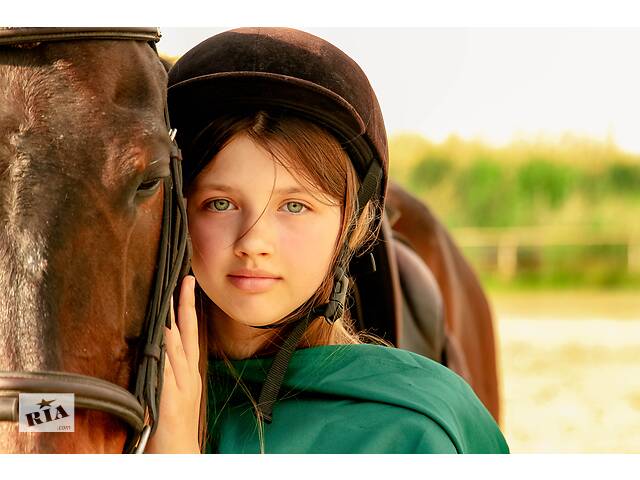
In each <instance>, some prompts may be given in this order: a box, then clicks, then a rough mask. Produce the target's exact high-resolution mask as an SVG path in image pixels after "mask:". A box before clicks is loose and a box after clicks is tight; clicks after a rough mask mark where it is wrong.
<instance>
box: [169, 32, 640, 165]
mask: <svg viewBox="0 0 640 480" xmlns="http://www.w3.org/2000/svg"><path fill="white" fill-rule="evenodd" d="M235 26H242V24H240V25H228V26H226V27H217V28H213V27H212V28H204V27H198V28H196V27H191V28H171V27H161V32H162V35H163V37H162V40H161V41H160V43H159V45H158V47H159V50H160V51H163V52H166V53H168V54H170V55H181V54H183V53H184V52H185V51H187V50H188V49H189V48H190V47H191V46H194V45H196V44H197V43H199V42H200V41H202V40H204V39H206V38H208V37H209V36H211V35H214V34H216V33H219V32H221V31H224V30H226V29H228V28H233V27H235ZM288 26H292V27H297V28H301V29H303V30H306V31H308V32H310V33H313V34H315V35H318V36H320V37H323V38H324V39H326V40H328V41H330V42H331V43H333V44H334V45H336V46H338V47H339V48H341V49H342V50H343V51H345V52H346V53H347V54H348V55H349V56H351V57H352V58H353V59H354V60H355V61H356V62H357V63H358V64H359V65H360V66H361V67H362V69H363V70H364V71H365V73H366V74H367V76H368V77H369V80H370V82H371V84H372V86H373V88H374V90H375V92H376V94H377V96H378V100H379V102H380V105H381V108H382V112H383V115H384V118H385V124H386V126H387V131H388V133H389V134H394V133H398V132H405V131H414V132H419V133H421V134H423V135H425V136H426V137H427V138H430V139H432V140H435V141H441V140H443V139H444V138H446V137H447V136H448V135H450V134H453V133H455V134H458V135H460V136H462V137H464V138H480V139H484V140H486V141H488V142H491V143H493V144H496V145H502V144H505V143H508V142H509V141H511V140H512V139H514V138H538V137H539V136H540V135H542V136H545V137H548V138H551V139H553V138H557V137H558V136H560V135H562V134H563V133H566V132H571V133H574V134H578V135H585V136H590V137H595V138H597V139H601V140H605V139H611V140H613V141H614V142H615V143H617V144H618V145H619V146H620V147H621V148H623V149H624V150H627V151H630V152H634V153H640V126H639V125H638V118H639V115H640V62H639V61H638V53H639V50H640V28H635V29H634V28H575V27H574V28H443V27H438V28H409V27H403V28H398V27H395V28H393V27H382V28H365V27H358V28H335V27H334V28H318V27H300V26H299V25H295V24H292V25H291V24H290V25H288Z"/></svg>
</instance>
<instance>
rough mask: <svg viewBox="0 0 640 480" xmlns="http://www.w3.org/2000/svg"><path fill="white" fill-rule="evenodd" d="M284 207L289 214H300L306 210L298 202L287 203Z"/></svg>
mask: <svg viewBox="0 0 640 480" xmlns="http://www.w3.org/2000/svg"><path fill="white" fill-rule="evenodd" d="M285 207H286V209H287V211H288V212H289V213H300V212H302V211H303V210H304V209H305V208H307V207H305V206H304V205H303V204H301V203H300V202H287V203H286V204H285Z"/></svg>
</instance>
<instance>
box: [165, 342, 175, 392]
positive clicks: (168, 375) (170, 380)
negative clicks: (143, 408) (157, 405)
mask: <svg viewBox="0 0 640 480" xmlns="http://www.w3.org/2000/svg"><path fill="white" fill-rule="evenodd" d="M163 377H164V379H163V381H162V382H163V385H162V389H163V391H164V390H165V389H167V390H175V388H176V377H175V374H174V373H173V367H172V366H171V358H170V357H169V354H168V353H165V354H164V375H163ZM165 396H166V395H165Z"/></svg>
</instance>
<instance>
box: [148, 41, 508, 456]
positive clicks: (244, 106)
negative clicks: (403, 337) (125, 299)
mask: <svg viewBox="0 0 640 480" xmlns="http://www.w3.org/2000/svg"><path fill="white" fill-rule="evenodd" d="M169 108H170V114H171V121H172V124H173V125H175V126H176V127H177V129H178V132H179V133H178V143H179V144H180V146H181V148H182V150H183V157H184V161H183V172H184V185H185V196H186V198H187V212H188V217H189V230H190V234H191V239H192V243H193V258H192V267H193V273H194V275H195V278H196V279H197V283H198V287H197V288H195V287H194V285H195V281H194V278H193V277H186V279H185V280H184V281H183V282H182V287H181V295H180V303H179V307H178V328H179V329H177V328H172V329H170V330H166V343H167V357H168V358H167V360H168V361H167V362H166V370H165V383H164V387H163V392H162V399H161V406H160V418H161V420H160V421H159V424H158V428H157V430H156V432H155V433H154V435H153V436H152V438H151V440H150V441H149V445H148V447H147V451H148V452H194V453H195V452H201V451H204V452H207V453H209V452H212V453H213V452H217V453H227V452H228V453H258V452H266V453H272V452H274V453H275V452H282V453H414V452H415V453H428V452H434V453H435V452H438V453H444V452H452V453H453V452H458V453H465V452H475V453H477V452H491V453H499V452H507V451H508V447H507V445H506V442H505V440H504V438H503V436H502V434H501V433H500V431H499V429H498V427H497V425H496V424H495V422H494V421H493V419H492V418H491V416H490V414H489V413H488V412H487V411H486V409H485V408H484V407H483V405H482V404H481V403H480V401H479V400H478V399H477V397H476V396H475V394H474V393H473V391H472V390H471V388H470V387H469V386H468V385H467V384H466V383H465V382H464V381H463V380H462V379H461V378H460V377H458V376H457V375H456V374H454V373H453V372H451V371H450V370H448V369H446V368H445V367H443V366H441V365H439V364H437V363H435V362H432V361H430V360H428V359H426V358H424V357H421V356H419V355H416V354H413V353H410V352H408V351H403V350H399V349H395V348H392V347H390V346H387V345H384V344H383V343H384V342H381V341H378V342H375V343H378V344H377V345H376V344H370V343H369V344H367V343H365V341H366V340H368V341H370V342H371V341H372V340H374V341H375V339H373V338H372V337H367V336H365V335H364V334H358V333H356V332H355V331H354V330H353V329H352V327H351V319H350V317H349V311H348V303H347V299H348V297H347V293H348V285H349V277H348V275H347V273H348V272H349V265H350V260H351V259H352V257H353V256H354V255H356V254H362V253H363V252H365V251H366V249H367V247H369V246H370V245H371V243H372V242H374V241H376V238H377V232H378V229H379V226H380V216H381V210H382V207H383V204H384V195H385V190H386V180H387V168H388V152H387V143H386V133H385V129H384V123H383V120H382V114H381V111H380V107H379V105H378V102H377V99H376V97H375V94H374V92H373V90H372V88H371V86H370V84H369V82H368V80H367V78H366V76H365V74H364V73H363V72H362V70H361V69H360V68H359V67H358V65H357V64H356V63H355V62H354V61H353V60H352V59H351V58H349V57H348V56H347V55H345V54H344V53H343V52H342V51H340V50H339V49H337V48H336V47H335V46H333V45H331V44H329V43H328V42H326V41H324V40H322V39H320V38H317V37H315V36H313V35H310V34H307V33H304V32H300V31H297V30H292V29H284V28H258V29H239V30H232V31H229V32H224V33H222V34H219V35H216V36H214V37H212V38H210V39H208V40H206V41H204V42H202V43H201V44H199V45H197V46H196V47H194V48H193V49H192V50H191V51H189V52H188V53H187V54H185V55H184V56H183V57H182V58H181V59H180V60H179V61H178V62H177V63H176V65H175V66H174V67H173V68H172V70H171V72H170V74H169ZM198 324H199V325H198ZM200 352H202V355H200ZM202 378H204V379H205V380H204V381H202ZM201 385H204V388H202V387H201Z"/></svg>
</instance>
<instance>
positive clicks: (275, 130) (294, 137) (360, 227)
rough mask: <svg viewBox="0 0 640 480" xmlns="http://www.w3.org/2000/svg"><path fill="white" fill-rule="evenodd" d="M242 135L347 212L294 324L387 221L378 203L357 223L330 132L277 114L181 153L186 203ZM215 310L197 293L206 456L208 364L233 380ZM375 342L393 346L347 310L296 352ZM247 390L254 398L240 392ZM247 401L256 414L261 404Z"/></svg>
mask: <svg viewBox="0 0 640 480" xmlns="http://www.w3.org/2000/svg"><path fill="white" fill-rule="evenodd" d="M238 135H247V136H248V137H249V138H250V139H251V140H252V141H253V142H255V143H256V145H258V146H260V147H262V148H264V149H265V150H266V151H267V152H269V153H270V154H271V155H272V157H273V158H274V161H276V162H278V163H279V164H280V165H282V166H283V167H284V168H285V169H286V170H287V171H288V172H289V173H290V174H291V175H292V176H294V177H295V178H298V179H299V180H302V181H305V182H308V183H310V184H312V185H315V186H317V187H318V188H319V189H320V190H321V191H322V192H323V193H324V194H325V195H326V196H327V197H329V198H330V199H332V200H333V201H335V202H336V204H339V205H340V207H341V228H340V233H339V236H338V239H337V242H336V249H335V251H334V253H333V256H332V259H331V263H330V267H329V269H328V271H327V273H326V275H325V277H324V278H323V280H322V283H321V284H320V287H319V288H318V289H317V290H316V292H315V293H314V294H313V295H312V296H311V298H309V299H308V300H307V301H306V302H304V303H303V304H302V305H300V306H299V307H298V308H296V309H295V310H294V311H292V312H291V313H289V314H288V315H287V316H286V317H285V318H283V319H282V320H284V321H286V320H294V319H297V318H300V317H301V316H302V315H304V314H306V313H307V312H309V311H310V310H311V309H312V308H314V307H315V306H318V305H321V304H323V303H326V302H327V301H328V300H329V297H330V295H331V291H332V289H333V283H334V278H333V272H334V268H335V266H336V265H340V266H342V267H343V268H345V267H346V266H347V265H348V263H349V260H350V259H351V257H352V256H353V255H354V254H355V253H357V252H362V251H365V250H366V248H367V247H368V246H369V245H370V244H371V243H372V242H373V241H374V240H375V239H376V237H377V232H375V231H372V225H373V224H374V222H375V220H376V219H377V218H378V216H379V215H381V206H380V205H379V203H378V202H376V200H375V199H373V200H370V201H369V202H368V203H367V205H366V206H365V208H364V209H363V212H362V214H361V215H360V217H359V218H357V192H358V189H359V187H360V180H359V178H358V175H357V173H356V171H355V169H354V166H353V164H352V162H351V160H350V158H349V156H348V155H347V153H346V152H345V150H344V149H343V148H342V146H341V145H340V143H339V142H338V141H337V139H336V138H335V137H334V136H333V135H331V134H330V133H329V132H328V131H327V130H325V129H324V128H323V127H321V126H320V125H318V124H316V123H313V122H311V121H308V120H306V119H303V118H301V117H297V116H293V115H290V114H287V113H285V112H277V111H271V112H268V113H267V112H265V111H263V110H260V111H249V112H239V113H238V112H235V113H232V114H226V115H221V116H218V117H216V119H215V120H214V121H212V122H211V123H209V124H208V125H207V126H206V127H205V128H204V129H202V130H201V132H200V133H199V134H198V135H196V136H195V137H194V139H193V141H192V142H191V143H190V144H188V145H183V146H182V148H183V151H184V157H185V161H186V162H185V170H184V172H185V173H184V177H185V195H186V196H187V197H188V196H189V194H190V186H191V185H192V183H193V180H194V179H195V177H196V176H197V175H198V173H199V172H200V171H202V169H203V168H204V167H205V166H206V165H207V164H208V163H209V162H210V161H211V160H212V159H213V158H214V157H215V155H216V154H217V153H218V152H220V151H221V150H222V149H223V148H224V147H225V146H226V145H227V144H229V142H231V140H233V139H234V138H235V137H236V136H238ZM245 233H246V232H245ZM193 247H194V250H195V249H197V245H194V246H193ZM211 307H212V301H211V299H209V298H208V297H207V295H206V294H205V293H204V292H203V291H202V289H200V288H196V313H197V316H198V324H199V329H198V330H199V338H200V348H201V352H207V354H208V355H202V354H201V359H200V373H201V375H202V378H203V379H204V383H203V389H202V392H203V396H202V399H201V409H200V427H201V428H200V445H201V448H202V447H203V446H204V443H205V437H206V418H207V417H206V402H207V395H206V392H207V383H208V382H207V377H208V372H207V365H208V357H209V356H210V357H214V358H219V359H222V360H223V361H225V363H227V365H228V366H229V367H230V369H231V371H232V372H233V369H232V368H231V364H230V362H229V359H228V358H227V357H226V356H225V354H224V351H223V349H222V347H221V346H220V345H219V344H218V343H217V342H216V339H215V338H207V336H208V335H207V325H208V323H209V321H210V320H211V318H210V317H211V315H212V313H211V312H212V310H213V309H212V308H211ZM292 328H293V327H292V325H291V324H290V325H284V326H282V327H279V328H275V329H273V330H272V331H271V333H270V335H268V336H267V338H266V340H265V341H264V343H263V345H262V346H261V347H260V348H259V349H258V351H256V353H255V356H266V355H271V354H275V352H277V351H278V349H279V347H280V345H281V343H282V342H283V341H284V339H286V338H287V336H288V334H289V333H290V331H291V329H292ZM372 342H373V343H383V344H387V345H388V343H386V342H385V341H383V340H382V339H379V338H377V337H375V336H374V335H371V334H368V333H366V332H356V330H355V329H354V327H353V323H352V320H351V318H350V315H349V309H348V308H347V306H345V312H344V313H343V315H342V318H340V319H338V320H337V321H335V322H334V323H333V324H329V323H328V322H326V321H325V320H324V318H323V317H317V318H315V319H312V320H311V321H310V324H309V326H308V328H307V330H306V332H305V334H304V335H303V337H302V339H301V341H300V343H299V345H298V348H308V347H312V346H318V345H339V344H359V343H372ZM238 380H239V379H238ZM241 388H243V390H245V392H247V393H248V390H247V389H246V388H244V387H243V386H242V385H241ZM248 396H249V398H250V400H251V401H252V402H253V403H254V406H255V401H254V400H253V399H251V396H250V395H248ZM260 423H261V422H260ZM259 426H260V425H259ZM259 431H261V428H260V429H259ZM261 443H262V442H261Z"/></svg>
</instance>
